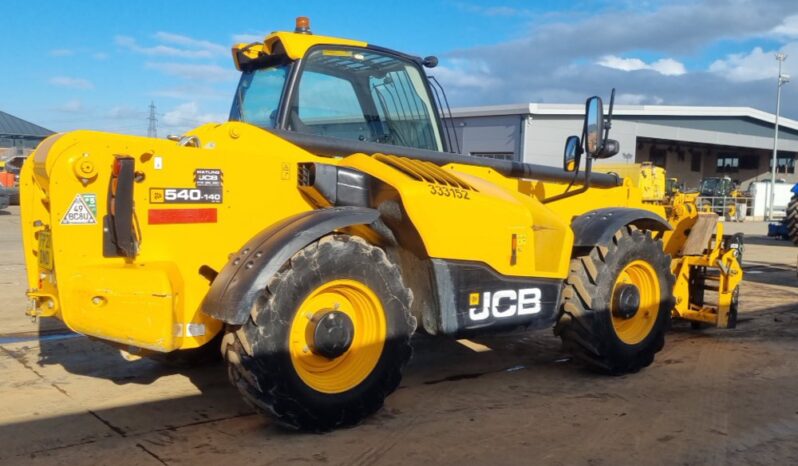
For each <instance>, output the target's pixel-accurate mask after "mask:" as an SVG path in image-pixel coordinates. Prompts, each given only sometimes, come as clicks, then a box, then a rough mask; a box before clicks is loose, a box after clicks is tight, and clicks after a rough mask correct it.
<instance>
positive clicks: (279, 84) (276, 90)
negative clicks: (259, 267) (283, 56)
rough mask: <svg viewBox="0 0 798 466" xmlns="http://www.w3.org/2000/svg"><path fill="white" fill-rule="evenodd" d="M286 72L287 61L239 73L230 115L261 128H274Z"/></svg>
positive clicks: (231, 117)
mask: <svg viewBox="0 0 798 466" xmlns="http://www.w3.org/2000/svg"><path fill="white" fill-rule="evenodd" d="M287 74H288V65H278V66H271V67H268V68H261V69H257V70H252V71H245V72H244V73H242V75H241V81H240V82H239V83H238V90H237V91H236V99H235V102H234V103H233V109H232V110H231V112H230V119H231V120H238V121H246V122H247V123H251V124H253V125H256V126H260V127H263V128H275V127H276V126H277V112H278V109H279V107H280V97H281V96H282V94H283V85H284V84H285V78H286V76H287Z"/></svg>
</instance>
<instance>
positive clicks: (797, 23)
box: [770, 15, 798, 37]
mask: <svg viewBox="0 0 798 466" xmlns="http://www.w3.org/2000/svg"><path fill="white" fill-rule="evenodd" d="M770 32H771V34H773V35H776V36H786V37H798V15H792V16H788V17H786V18H784V22H783V23H781V24H780V25H778V26H776V27H775V28H773V29H772V30H771V31H770Z"/></svg>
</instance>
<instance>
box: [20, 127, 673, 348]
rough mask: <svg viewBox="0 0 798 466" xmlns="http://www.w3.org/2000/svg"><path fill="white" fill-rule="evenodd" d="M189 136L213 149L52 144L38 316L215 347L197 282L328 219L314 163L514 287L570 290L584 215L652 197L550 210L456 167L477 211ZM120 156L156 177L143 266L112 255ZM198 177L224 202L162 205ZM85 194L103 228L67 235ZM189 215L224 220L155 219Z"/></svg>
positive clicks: (417, 187) (150, 188) (37, 215)
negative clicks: (314, 190)
mask: <svg viewBox="0 0 798 466" xmlns="http://www.w3.org/2000/svg"><path fill="white" fill-rule="evenodd" d="M190 134H192V135H195V136H197V137H198V138H199V140H200V141H201V147H197V148H195V147H183V146H180V145H179V144H177V143H175V142H172V141H167V140H156V139H148V138H142V137H134V136H121V135H115V134H107V133H99V132H90V131H76V132H72V133H67V134H63V135H58V136H55V137H52V138H50V139H48V140H47V141H45V142H44V143H43V144H42V146H41V147H40V148H39V149H37V151H36V153H35V155H34V156H33V157H31V158H30V159H29V160H28V162H27V163H26V165H25V167H24V169H23V172H22V184H23V193H24V197H25V201H24V202H23V205H24V207H23V221H24V224H23V230H24V234H25V237H26V242H25V249H26V254H27V262H28V264H29V269H28V281H29V284H30V288H31V291H30V292H29V294H30V296H31V297H39V298H41V299H39V300H38V301H37V308H36V309H34V310H32V311H31V313H33V314H35V315H53V314H55V315H57V316H58V317H60V318H61V319H62V320H63V321H64V322H66V324H67V325H68V326H69V327H70V328H72V329H73V330H75V331H78V332H81V333H84V334H88V335H92V336H96V337H98V338H103V339H106V340H110V341H114V342H117V343H122V344H128V345H133V346H141V347H144V348H148V349H152V350H158V351H170V350H174V349H179V348H192V347H196V346H199V345H201V344H203V343H204V342H206V341H208V340H210V339H211V338H212V337H213V336H214V334H215V333H216V332H218V330H219V329H220V328H221V323H220V322H217V321H215V320H213V319H211V318H209V317H207V316H205V315H204V314H202V313H201V312H199V305H200V303H201V301H202V299H203V297H204V296H205V294H206V293H207V291H208V288H209V283H208V280H207V279H205V278H203V277H202V276H201V275H200V274H199V273H198V272H197V271H198V270H199V268H200V267H201V266H203V265H206V266H209V267H211V268H213V269H215V270H220V269H221V268H222V267H223V266H224V265H225V263H226V262H227V259H228V255H229V254H230V253H232V252H235V251H236V250H237V249H238V248H239V247H241V245H243V244H244V243H245V242H246V241H247V240H249V239H250V238H252V237H253V236H254V235H255V234H257V233H258V232H259V231H260V230H262V229H264V228H267V227H268V226H270V225H273V224H274V223H276V222H278V221H280V220H282V219H284V218H287V217H289V216H292V215H295V214H297V213H299V212H302V211H305V210H309V209H313V208H316V207H317V206H315V205H314V204H313V202H312V200H311V199H309V198H307V197H305V196H304V195H303V194H302V193H301V191H300V190H299V189H298V188H297V165H298V164H299V163H303V162H321V163H327V164H340V165H344V166H348V167H352V168H356V169H358V170H361V171H363V172H365V173H368V174H370V175H372V176H374V177H376V178H378V179H380V180H382V181H384V182H385V183H387V184H389V185H391V186H393V187H395V188H396V189H397V191H398V192H399V194H400V197H401V199H402V203H403V206H404V207H405V209H406V210H407V213H408V216H409V218H410V220H411V221H412V224H413V226H414V227H415V228H416V229H417V230H418V232H419V234H420V236H421V238H422V241H423V243H424V247H425V248H426V251H427V253H428V255H429V256H430V257H433V258H441V259H450V260H468V261H476V262H481V263H485V264H487V265H488V266H490V267H491V268H492V269H493V270H495V271H497V272H499V273H501V274H504V275H509V276H521V277H545V278H559V279H564V278H565V277H566V276H567V275H568V264H569V261H570V254H571V245H572V244H573V233H572V232H571V229H570V226H569V225H570V220H571V218H572V217H573V216H574V215H578V214H580V213H584V212H586V211H588V210H592V209H595V208H598V207H604V206H625V205H628V206H637V207H639V206H640V205H641V202H640V195H639V193H638V192H637V191H636V190H635V189H634V188H633V187H632V186H630V185H628V184H627V185H625V186H620V187H617V188H610V189H595V191H596V194H595V195H592V194H591V193H590V192H589V193H586V194H585V195H582V196H578V197H575V198H571V199H564V200H562V201H558V202H554V203H551V204H547V205H544V204H542V203H541V202H540V199H541V198H542V197H543V196H544V195H545V196H550V195H553V194H555V193H557V192H562V190H563V189H564V185H562V184H557V183H540V182H534V181H529V180H518V179H513V178H507V177H504V176H502V175H500V174H498V173H496V172H495V171H493V170H491V169H489V168H484V167H476V166H467V165H454V164H452V165H448V166H445V167H443V170H446V171H447V172H449V173H451V175H452V176H455V177H457V178H459V179H460V180H461V181H462V182H464V183H466V184H467V185H470V186H471V188H472V189H471V190H470V191H469V193H468V199H464V198H460V197H457V196H456V195H452V194H451V193H449V194H450V195H447V193H446V192H445V191H443V192H442V191H441V190H440V189H437V188H436V186H434V184H433V183H427V182H421V181H416V180H414V179H412V178H410V177H409V176H408V175H407V174H405V173H403V172H401V171H399V170H397V169H396V168H394V167H392V166H390V165H388V164H386V163H384V162H381V161H379V160H378V158H377V157H373V156H369V155H365V154H353V155H351V156H349V157H345V158H322V157H317V156H314V155H312V154H310V153H308V152H306V151H304V150H303V149H301V148H299V147H297V146H295V145H293V144H290V143H288V142H286V141H285V140H283V139H280V138H279V137H277V136H275V135H273V134H271V133H269V132H267V131H264V130H261V129H259V128H256V127H254V126H251V125H248V124H245V123H238V122H230V123H224V124H207V125H204V126H202V127H199V128H197V129H196V130H194V131H192V132H191V133H190ZM116 155H125V156H130V157H133V158H134V159H135V163H136V165H135V169H136V171H137V172H140V173H141V174H142V175H143V179H142V180H141V181H140V182H137V183H135V190H134V201H135V213H136V218H137V220H138V228H139V229H140V235H141V238H142V241H141V248H140V251H139V254H138V255H137V257H136V258H135V260H129V259H123V258H116V257H113V258H106V257H103V254H102V244H103V228H102V216H103V215H102V213H103V212H107V211H108V206H107V192H108V185H109V181H110V172H111V170H110V169H111V165H112V163H113V161H114V157H115V156H116ZM89 162H90V163H89ZM87 163H88V164H89V165H91V166H87ZM159 167H160V168H159ZM198 168H200V169H218V170H221V171H222V173H223V202H222V203H221V204H200V205H188V206H187V205H174V204H162V203H159V202H157V199H156V198H153V197H151V196H153V194H152V193H153V192H154V191H155V192H160V191H162V189H163V188H191V187H192V186H194V170H195V169H198ZM84 175H86V176H89V178H84V177H83V176H84ZM593 191H594V190H591V192H593ZM82 195H93V197H94V198H96V210H97V219H96V223H94V224H62V223H61V222H62V220H63V219H64V217H65V215H66V213H67V212H68V211H69V210H70V207H71V205H72V204H73V203H74V202H75V198H76V196H82ZM585 199H592V201H591V202H585ZM181 207H201V208H210V209H216V210H217V221H216V222H215V223H192V224H150V223H149V221H148V215H149V213H150V210H161V209H173V208H181ZM651 208H652V209H653V210H657V209H656V208H654V207H651ZM659 210H661V209H659ZM44 230H47V231H49V232H50V235H52V249H53V250H52V256H53V257H54V267H53V268H54V270H49V269H47V268H46V267H43V266H42V265H39V266H38V267H35V266H34V265H36V264H38V263H39V261H38V255H39V251H38V248H39V244H38V242H37V241H38V240H37V239H36V238H38V236H37V235H38V233H37V232H40V231H44ZM513 248H515V255H514V254H513ZM45 262H46V261H45ZM50 302H52V304H50ZM136 302H139V303H140V305H139V306H138V307H137V306H136V304H135V303H136ZM202 325H204V329H203V328H202ZM189 328H191V329H193V331H189Z"/></svg>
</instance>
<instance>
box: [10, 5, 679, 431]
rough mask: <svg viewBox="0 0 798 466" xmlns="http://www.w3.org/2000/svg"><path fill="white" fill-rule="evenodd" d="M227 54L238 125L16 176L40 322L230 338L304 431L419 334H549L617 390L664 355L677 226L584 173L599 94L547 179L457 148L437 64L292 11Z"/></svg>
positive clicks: (111, 148) (46, 149)
mask: <svg viewBox="0 0 798 466" xmlns="http://www.w3.org/2000/svg"><path fill="white" fill-rule="evenodd" d="M233 58H234V61H235V65H236V67H237V69H239V70H240V71H241V72H242V74H241V80H240V84H239V86H238V89H237V91H236V95H235V99H234V102H233V105H232V110H231V113H230V119H229V121H228V122H226V123H221V124H218V123H212V124H206V125H203V126H200V127H198V128H196V129H194V130H192V131H190V132H188V133H186V134H185V135H183V136H182V137H180V138H179V139H176V140H159V139H152V138H143V137H134V136H123V135H117V134H107V133H100V132H92V131H75V132H69V133H64V134H58V135H55V136H52V137H50V138H48V139H47V140H45V141H44V142H43V143H42V144H41V145H40V146H39V148H38V149H37V150H36V152H35V154H34V155H33V156H32V157H30V159H29V160H28V162H26V164H25V166H24V168H23V171H22V177H21V178H22V195H23V199H22V221H23V233H24V247H25V254H26V262H27V266H28V268H27V271H28V280H29V283H30V289H29V290H28V293H27V294H28V296H29V298H30V301H31V305H30V309H29V311H28V312H29V313H30V315H32V316H55V317H58V318H60V319H62V320H63V321H64V322H65V323H66V324H67V325H68V326H69V327H70V328H71V329H73V330H74V331H76V332H80V333H83V334H86V335H90V336H92V337H95V338H98V339H102V340H105V341H108V342H111V343H113V344H116V345H118V346H119V347H121V348H123V349H125V350H126V351H129V352H138V353H140V354H142V353H143V354H146V353H150V354H154V353H171V354H181V353H184V352H187V351H196V349H197V348H202V347H207V346H209V345H212V344H213V342H214V341H217V340H219V339H221V340H222V341H221V346H222V348H221V351H222V353H223V355H224V357H225V359H226V361H227V363H228V367H229V374H230V379H231V381H232V383H233V384H234V385H235V386H236V387H238V389H239V390H240V392H241V394H242V395H243V397H244V398H245V399H246V400H247V401H248V402H249V403H251V404H252V405H254V406H255V407H257V408H258V409H260V410H261V411H263V412H265V413H270V414H272V415H273V416H274V417H275V418H276V419H277V420H278V421H279V422H281V423H282V424H284V425H287V426H290V427H293V428H297V429H303V430H311V431H323V430H329V429H332V428H335V427H339V426H346V425H352V424H355V423H357V422H358V421H360V420H361V419H363V418H364V417H365V416H368V415H369V414H371V413H373V412H375V411H376V410H377V409H379V408H380V406H381V405H382V403H383V400H384V398H385V397H386V396H387V395H388V394H390V393H391V392H392V391H394V390H395V389H396V388H397V386H398V385H399V381H400V377H401V372H402V368H403V366H404V365H405V364H406V363H407V361H408V359H409V358H410V354H411V349H410V345H409V343H410V336H411V335H412V334H413V332H414V331H415V330H417V329H419V330H423V331H424V332H427V333H429V334H433V335H441V336H448V337H468V336H474V335H479V334H482V333H485V332H496V331H502V330H510V329H517V328H528V329H532V328H541V327H551V326H554V331H555V333H556V334H557V335H559V336H560V337H561V338H562V340H563V342H564V346H565V347H566V348H567V349H568V350H569V351H571V352H572V353H573V354H574V355H575V356H576V357H578V358H579V359H580V360H582V361H584V362H585V363H586V364H588V365H589V366H590V367H592V368H594V369H597V370H600V371H603V372H607V373H611V374H621V373H628V372H636V371H638V370H640V369H642V368H644V367H646V366H648V365H649V364H651V362H652V361H653V359H654V355H655V353H657V352H658V351H660V350H661V349H662V347H663V344H664V335H665V331H666V329H667V328H668V324H669V322H670V318H671V310H672V309H673V307H674V281H675V277H674V274H673V273H672V272H671V261H672V260H679V258H678V254H676V253H674V254H669V253H667V252H666V250H665V249H664V246H663V244H664V243H663V240H667V239H668V238H669V237H670V236H672V235H671V233H670V230H671V225H670V224H669V223H668V221H667V220H666V218H665V211H664V208H663V207H661V206H657V205H652V204H646V203H643V202H642V200H641V194H640V191H639V189H638V188H636V187H634V186H632V184H631V183H629V182H624V180H623V179H622V178H620V177H618V176H614V175H608V174H598V173H592V171H591V164H592V160H593V159H596V158H603V157H608V156H611V155H613V154H615V153H616V152H617V150H618V144H617V143H616V142H615V141H612V140H610V139H608V138H607V136H608V129H609V125H608V124H607V123H608V122H609V118H606V119H605V116H604V114H603V113H604V112H603V106H602V102H601V99H599V98H598V97H593V98H591V99H588V101H587V105H586V116H585V122H584V127H583V130H582V132H583V134H582V137H581V138H580V137H577V136H572V137H570V138H568V140H567V142H566V149H565V157H564V159H565V160H564V169H561V168H552V167H544V166H537V165H531V164H524V163H518V162H509V161H501V160H486V159H477V158H471V157H464V156H461V155H456V154H454V153H453V142H452V139H451V138H450V135H451V133H452V132H453V131H449V129H452V128H447V123H446V122H445V120H444V119H442V118H441V116H440V115H441V104H440V101H441V99H436V94H439V93H436V92H435V91H434V89H435V88H434V87H432V86H431V84H430V81H429V80H428V79H427V76H426V75H425V71H424V67H433V66H434V65H435V64H436V63H437V60H436V59H435V58H434V57H428V58H425V59H421V58H418V57H414V56H409V55H406V54H403V53H400V52H396V51H393V50H388V49H385V48H382V47H378V46H374V45H371V44H367V43H364V42H360V41H354V40H346V39H338V38H332V37H324V36H318V35H313V34H311V32H310V30H309V27H308V24H307V21H306V20H305V19H300V20H299V21H298V22H297V28H296V30H295V32H275V33H272V34H270V35H269V36H267V37H266V38H265V40H264V42H258V43H252V44H239V45H237V46H235V47H234V48H233ZM611 106H612V105H610V107H611ZM609 113H610V115H611V110H610V112H609ZM683 236H684V235H683ZM683 236H682V237H680V239H679V240H683V239H684V238H683ZM672 256H673V258H672ZM217 336H219V338H216V337H217ZM222 336H223V337H222Z"/></svg>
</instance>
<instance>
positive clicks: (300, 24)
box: [294, 16, 311, 34]
mask: <svg viewBox="0 0 798 466" xmlns="http://www.w3.org/2000/svg"><path fill="white" fill-rule="evenodd" d="M294 32H296V33H299V34H311V32H310V18H308V17H307V16H297V18H296V27H295V28H294Z"/></svg>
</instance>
